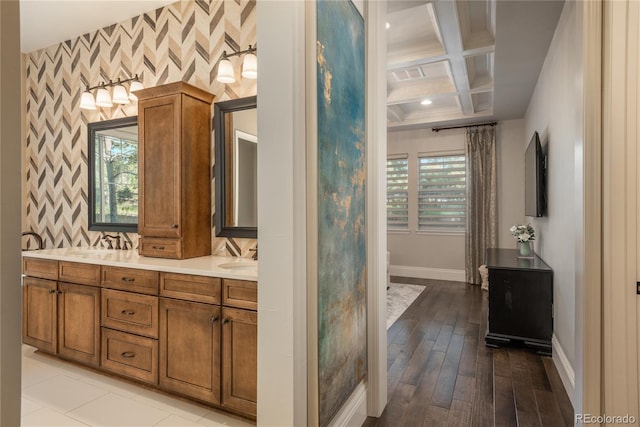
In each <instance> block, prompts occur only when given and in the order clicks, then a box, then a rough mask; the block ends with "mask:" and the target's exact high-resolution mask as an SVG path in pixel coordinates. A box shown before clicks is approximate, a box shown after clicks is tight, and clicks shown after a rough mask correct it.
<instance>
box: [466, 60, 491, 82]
mask: <svg viewBox="0 0 640 427" xmlns="http://www.w3.org/2000/svg"><path fill="white" fill-rule="evenodd" d="M465 62H466V66H467V76H468V79H469V88H470V89H471V91H479V90H482V91H487V90H491V89H492V88H493V52H491V53H485V54H480V55H470V56H467V57H465Z"/></svg>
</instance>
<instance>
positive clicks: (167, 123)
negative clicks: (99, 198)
mask: <svg viewBox="0 0 640 427" xmlns="http://www.w3.org/2000/svg"><path fill="white" fill-rule="evenodd" d="M180 108H181V106H180V95H171V96H162V97H158V98H152V99H146V100H140V101H139V103H138V130H139V135H138V139H139V141H140V142H139V156H138V163H139V166H138V169H139V171H140V173H139V176H138V179H139V182H138V191H139V198H140V203H139V208H138V209H139V215H138V233H139V234H140V235H142V236H153V237H179V236H180V232H181V230H180V227H181V223H180V206H181V203H182V200H181V197H182V195H181V191H180V189H181V181H180V162H181V160H180V159H181V155H180V135H181V134H180Z"/></svg>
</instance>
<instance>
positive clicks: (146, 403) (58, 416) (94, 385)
mask: <svg viewBox="0 0 640 427" xmlns="http://www.w3.org/2000/svg"><path fill="white" fill-rule="evenodd" d="M254 425H255V424H254V423H252V422H250V421H248V420H244V419H242V418H237V417H234V416H231V415H226V414H223V413H220V412H216V411H214V410H213V409H212V408H210V407H207V406H204V405H199V404H197V403H193V402H187V401H185V400H181V399H177V398H173V397H171V396H168V395H166V394H162V393H158V392H156V391H154V390H150V389H146V388H144V387H140V386H137V385H134V384H132V383H129V382H126V381H123V380H119V379H117V378H114V377H109V376H105V375H101V374H98V373H96V372H94V371H91V370H89V369H84V368H81V367H79V366H76V365H73V364H71V363H67V362H64V361H62V360H59V359H55V358H53V357H50V356H47V355H43V354H40V353H36V352H35V349H34V348H33V347H30V346H27V345H24V346H23V347H22V426H23V427H24V426H47V427H52V426H56V427H71V426H93V427H98V426H118V427H124V426H131V427H143V426H162V427H172V426H173V427H189V426H233V427H252V426H254Z"/></svg>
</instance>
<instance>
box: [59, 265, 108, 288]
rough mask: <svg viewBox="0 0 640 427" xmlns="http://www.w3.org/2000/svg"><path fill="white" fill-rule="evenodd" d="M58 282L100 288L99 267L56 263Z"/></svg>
mask: <svg viewBox="0 0 640 427" xmlns="http://www.w3.org/2000/svg"><path fill="white" fill-rule="evenodd" d="M58 280H60V281H61V282H69V283H78V284H80V285H89V286H100V266H99V265H95V264H84V263H80V262H68V261H60V262H59V263H58Z"/></svg>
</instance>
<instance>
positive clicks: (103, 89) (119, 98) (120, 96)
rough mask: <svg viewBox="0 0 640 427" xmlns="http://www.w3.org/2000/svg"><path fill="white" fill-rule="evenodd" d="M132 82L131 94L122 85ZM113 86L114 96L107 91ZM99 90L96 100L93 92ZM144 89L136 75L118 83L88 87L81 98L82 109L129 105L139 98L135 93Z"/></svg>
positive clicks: (111, 81)
mask: <svg viewBox="0 0 640 427" xmlns="http://www.w3.org/2000/svg"><path fill="white" fill-rule="evenodd" d="M128 82H131V84H130V85H129V92H128V93H127V90H126V89H125V87H124V86H123V85H122V84H123V83H128ZM111 86H113V96H112V95H111V94H110V93H109V91H108V90H107V88H108V87H111ZM94 89H98V90H97V91H96V96H95V98H94V96H93V93H91V91H92V90H94ZM140 89H144V86H143V85H142V83H141V82H140V78H139V77H138V75H137V74H136V75H135V76H134V77H131V78H130V79H125V80H121V79H118V81H115V82H114V81H113V80H109V83H104V82H103V83H100V84H99V85H97V86H92V87H88V86H87V89H86V90H85V91H84V92H83V93H82V97H81V98H80V108H82V109H85V110H95V109H96V107H113V104H114V103H116V104H128V103H129V102H131V101H137V100H138V98H137V97H136V95H135V94H134V93H133V92H134V91H136V90H140Z"/></svg>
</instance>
